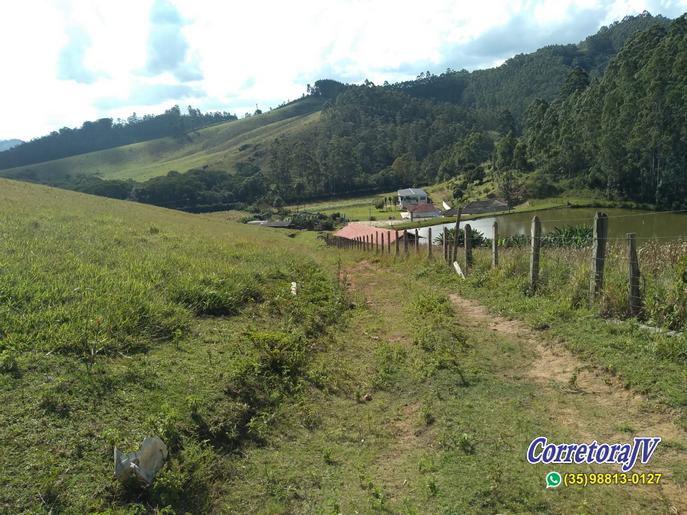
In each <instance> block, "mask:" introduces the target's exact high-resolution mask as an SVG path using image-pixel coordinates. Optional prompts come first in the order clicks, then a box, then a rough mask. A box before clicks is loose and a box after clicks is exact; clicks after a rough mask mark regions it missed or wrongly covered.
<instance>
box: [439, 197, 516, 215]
mask: <svg viewBox="0 0 687 515" xmlns="http://www.w3.org/2000/svg"><path fill="white" fill-rule="evenodd" d="M497 211H508V204H506V203H505V202H503V201H501V200H498V199H494V198H492V199H486V200H476V201H475V202H470V203H469V204H465V205H464V206H463V208H462V209H461V213H462V214H464V215H479V214H482V213H494V212H497ZM457 214H458V208H456V207H454V208H453V209H448V210H446V211H444V212H443V213H442V215H444V216H456V215H457Z"/></svg>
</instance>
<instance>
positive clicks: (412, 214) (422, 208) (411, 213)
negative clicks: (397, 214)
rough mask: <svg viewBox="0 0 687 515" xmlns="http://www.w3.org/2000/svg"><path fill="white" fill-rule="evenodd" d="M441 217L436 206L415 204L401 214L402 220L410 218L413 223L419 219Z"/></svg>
mask: <svg viewBox="0 0 687 515" xmlns="http://www.w3.org/2000/svg"><path fill="white" fill-rule="evenodd" d="M437 216H441V211H439V209H437V208H436V206H435V205H434V204H415V205H411V206H408V207H407V208H406V211H402V212H401V218H409V219H410V220H411V221H412V220H416V219H418V218H435V217H437Z"/></svg>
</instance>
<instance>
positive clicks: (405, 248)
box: [403, 229, 408, 257]
mask: <svg viewBox="0 0 687 515" xmlns="http://www.w3.org/2000/svg"><path fill="white" fill-rule="evenodd" d="M403 252H405V255H406V257H408V229H403Z"/></svg>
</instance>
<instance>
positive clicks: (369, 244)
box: [365, 234, 372, 252]
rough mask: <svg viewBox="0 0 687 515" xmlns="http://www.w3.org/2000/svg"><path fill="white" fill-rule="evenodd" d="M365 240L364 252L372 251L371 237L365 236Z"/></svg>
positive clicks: (369, 235)
mask: <svg viewBox="0 0 687 515" xmlns="http://www.w3.org/2000/svg"><path fill="white" fill-rule="evenodd" d="M365 239H366V240H367V249H366V250H367V251H368V252H369V251H370V250H372V235H371V234H368V235H367V236H365Z"/></svg>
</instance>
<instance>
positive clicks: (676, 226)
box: [419, 208, 687, 243]
mask: <svg viewBox="0 0 687 515" xmlns="http://www.w3.org/2000/svg"><path fill="white" fill-rule="evenodd" d="M597 211H602V212H604V213H606V214H607V215H608V235H609V238H622V237H625V235H626V233H628V232H634V233H636V234H637V237H638V238H660V239H679V238H684V239H687V213H661V212H655V211H640V210H635V209H620V208H608V209H599V208H556V209H547V210H544V211H536V212H530V213H512V214H509V215H499V216H495V217H487V218H480V219H477V220H465V221H461V223H460V227H461V228H462V227H464V225H465V224H470V227H471V228H472V229H473V230H477V231H480V232H481V233H482V234H484V236H486V237H487V238H491V235H492V224H493V223H494V221H497V222H498V224H499V237H505V236H512V235H515V234H530V227H531V223H532V217H533V216H534V215H537V216H538V217H539V220H540V221H541V225H542V232H543V233H546V232H548V231H552V230H553V229H554V228H555V227H562V226H565V225H580V224H585V225H592V222H593V220H594V215H595V214H596V212H597ZM444 226H446V227H454V226H455V222H453V223H448V224H446V223H445V224H437V225H433V226H432V236H433V237H436V235H438V234H439V233H440V232H441V231H443V230H444ZM419 232H420V236H422V237H423V238H426V237H427V232H428V228H427V227H423V228H421V229H419ZM421 241H423V243H424V242H426V241H427V240H421Z"/></svg>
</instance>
